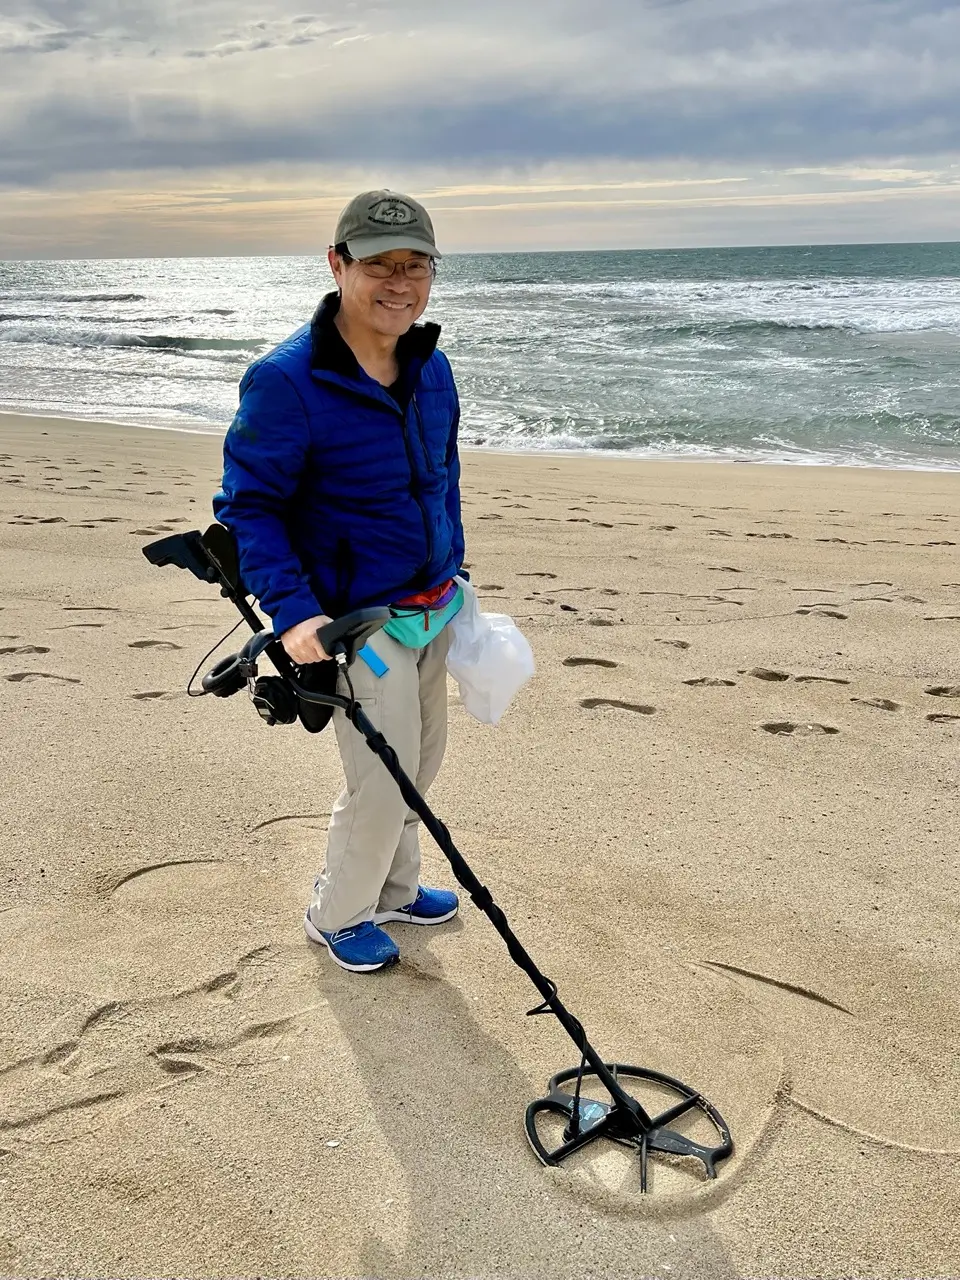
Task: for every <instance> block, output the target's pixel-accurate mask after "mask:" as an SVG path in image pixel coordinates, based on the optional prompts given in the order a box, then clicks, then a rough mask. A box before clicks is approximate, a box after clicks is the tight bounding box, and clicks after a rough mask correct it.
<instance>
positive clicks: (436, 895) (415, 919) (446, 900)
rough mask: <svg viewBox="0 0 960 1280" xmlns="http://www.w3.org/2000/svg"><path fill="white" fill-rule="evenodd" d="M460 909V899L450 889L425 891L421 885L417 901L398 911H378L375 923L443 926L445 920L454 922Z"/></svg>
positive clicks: (374, 919) (399, 908) (374, 918)
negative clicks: (394, 921)
mask: <svg viewBox="0 0 960 1280" xmlns="http://www.w3.org/2000/svg"><path fill="white" fill-rule="evenodd" d="M459 909H460V899H459V898H458V897H457V895H456V894H455V893H453V892H452V891H451V890H450V889H425V888H424V887H423V885H421V886H420V888H419V889H418V890H417V897H416V901H414V902H411V903H410V905H409V906H407V907H398V908H397V910H396V911H378V912H377V913H376V915H375V916H374V917H373V923H374V924H387V923H389V922H390V921H391V920H396V921H398V922H399V923H400V924H443V922H444V920H452V919H453V917H454V916H455V915H456V914H457V912H458V911H459Z"/></svg>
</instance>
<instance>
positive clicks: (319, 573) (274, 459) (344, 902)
mask: <svg viewBox="0 0 960 1280" xmlns="http://www.w3.org/2000/svg"><path fill="white" fill-rule="evenodd" d="M439 257H440V254H439V253H438V252H437V246H436V241H435V238H434V231H433V225H432V223H431V221H430V217H429V215H428V214H427V211H426V209H424V207H423V206H422V205H421V204H419V203H418V202H417V201H416V200H413V199H411V198H410V197H409V196H404V195H399V194H397V193H396V192H393V191H366V192H363V194H361V195H358V196H356V197H355V198H354V199H353V200H351V201H350V203H349V204H348V205H347V207H346V208H345V209H344V211H343V213H342V214H341V215H340V219H339V222H338V223H337V228H336V233H335V236H334V243H333V246H332V247H331V249H330V250H329V253H328V260H329V263H330V269H331V271H332V272H333V275H334V279H335V280H336V283H337V286H338V288H337V291H336V292H334V293H329V294H327V296H326V297H325V298H324V299H323V301H322V302H321V303H320V306H319V307H318V308H317V311H316V313H315V315H314V317H313V320H312V322H311V323H310V324H309V325H305V326H303V328H301V329H298V330H297V332H296V333H294V334H292V335H291V337H290V338H288V339H287V340H286V341H285V342H283V343H281V344H280V345H279V346H278V347H276V348H275V349H274V350H273V351H271V352H269V353H268V354H267V355H265V356H262V357H261V358H260V359H259V360H257V361H255V363H254V364H252V365H251V366H250V368H249V369H248V370H247V372H246V374H245V375H244V378H243V381H242V382H241V384H240V406H239V409H238V412H237V415H236V417H235V418H234V420H233V423H232V424H231V426H230V429H229V431H228V432H227V435H226V440H225V442H224V472H223V485H222V489H221V491H220V492H219V493H218V494H217V495H216V497H215V498H214V504H213V505H214V512H215V514H216V516H217V519H218V520H220V521H221V522H222V523H223V524H225V525H227V527H228V528H229V529H231V530H232V532H233V534H234V535H235V537H236V540H237V545H238V548H239V553H240V572H241V575H242V577H243V580H244V583H245V584H246V586H247V588H248V589H249V590H250V591H251V592H252V593H253V594H254V596H256V597H257V599H258V600H259V601H260V605H261V607H262V608H263V610H264V612H266V613H267V614H268V615H269V616H270V618H271V620H272V622H273V630H274V632H275V634H276V635H278V636H279V637H280V639H281V641H282V643H283V646H284V648H285V650H286V651H287V653H288V654H289V655H290V657H291V658H292V659H293V660H294V662H296V663H298V664H301V665H306V666H310V664H314V663H319V662H323V661H325V660H327V655H326V654H325V653H324V651H323V649H322V647H321V646H320V642H319V640H318V638H317V630H318V628H319V627H322V626H323V625H324V624H325V623H326V622H328V621H329V620H330V618H332V617H338V616H340V615H342V614H345V613H349V612H351V611H352V610H354V609H359V608H363V607H365V606H369V605H388V604H389V605H395V606H400V609H399V610H398V613H399V616H397V617H394V618H393V619H392V620H391V621H390V622H389V623H388V624H387V626H386V627H385V628H384V629H383V631H380V632H378V633H377V635H376V636H374V638H373V639H372V640H371V641H370V642H369V643H368V646H367V649H366V650H365V656H363V657H362V658H361V659H359V660H358V661H357V662H356V663H355V664H354V668H353V670H352V673H351V675H352V679H353V684H354V688H355V691H356V696H357V697H358V698H359V699H360V700H361V701H362V702H363V703H364V709H365V711H366V713H367V715H368V716H369V717H370V719H371V720H372V721H373V723H374V724H375V725H376V726H377V728H378V729H380V730H381V731H382V732H383V734H384V736H385V737H386V738H387V741H388V742H389V743H390V744H391V746H393V748H394V749H395V750H396V752H397V755H398V757H399V759H400V764H401V767H402V768H403V770H404V772H406V773H407V774H408V775H409V776H410V777H411V778H413V779H414V780H415V781H416V786H417V789H418V790H419V791H420V792H421V794H423V793H424V792H425V791H426V790H427V788H428V787H429V786H430V784H431V782H432V781H433V779H434V778H435V777H436V775H437V772H438V771H439V768H440V764H441V761H442V759H443V754H444V749H445V746H446V737H447V690H446V665H445V659H446V652H447V644H448V633H447V631H446V630H445V627H446V624H447V622H449V621H450V619H451V618H452V617H453V616H454V615H455V614H456V612H457V611H458V609H459V608H460V605H461V603H462V591H461V589H460V587H459V586H458V585H457V583H456V582H455V581H454V579H455V576H456V575H457V574H461V573H462V572H463V554H464V545H463V526H462V524H461V519H460V462H459V457H458V453H457V427H458V423H459V417H460V408H459V402H458V399H457V391H456V386H455V384H454V381H453V375H452V373H451V371H450V366H449V364H448V362H447V359H446V357H445V356H444V355H443V354H442V353H441V352H440V351H438V350H437V338H438V336H439V333H440V328H439V326H438V325H435V324H424V325H419V324H417V323H416V321H417V320H419V318H420V316H421V315H422V314H423V312H424V310H425V308H426V305H427V301H428V300H429V297H430V288H431V285H432V284H433V279H434V276H435V273H436V261H437V259H438V258H439ZM464 576H466V575H464ZM314 670H316V669H315V668H314ZM341 679H342V677H341ZM339 691H340V692H345V691H346V690H345V688H341V689H339ZM333 720H334V726H335V729H336V734H337V743H338V745H339V748H340V756H341V760H342V762H343V769H344V774H345V778H346V785H345V788H344V790H343V792H342V793H341V795H340V797H339V799H338V800H337V802H336V805H335V806H334V809H333V814H332V816H331V819H330V826H329V830H328V835H327V856H326V865H325V867H324V870H323V871H322V873H321V874H320V875H319V876H318V877H317V880H316V883H315V886H314V895H313V900H312V902H311V904H310V906H309V907H308V909H307V913H306V916H305V919H304V926H305V928H306V932H307V936H308V937H309V938H311V939H312V940H313V941H315V942H318V943H321V944H323V945H325V946H326V947H327V950H328V951H329V953H330V955H331V956H332V957H333V959H334V960H335V961H336V963H337V964H339V965H340V966H341V967H342V968H345V969H349V970H351V971H354V972H361V973H362V972H371V971H373V970H377V969H382V968H384V967H385V966H387V965H391V964H395V963H396V962H397V960H399V958H400V952H399V950H398V948H397V946H396V944H395V942H394V941H393V939H392V938H391V937H390V936H389V935H388V934H387V933H386V932H385V931H384V930H383V929H382V928H381V927H380V926H381V925H383V924H385V923H390V922H401V923H408V924H421V925H430V924H439V923H441V922H442V921H444V920H449V919H450V918H451V917H452V916H454V915H455V914H456V912H457V909H458V900H457V896H456V894H455V893H453V892H451V891H449V890H446V889H430V888H424V887H423V886H422V885H420V883H419V871H420V847H419V840H418V823H417V820H416V818H415V816H414V815H413V814H412V813H411V812H410V811H409V810H408V809H407V807H406V805H405V804H404V802H403V798H402V796H401V795H400V792H399V790H398V788H397V786H396V784H395V782H394V780H393V778H392V777H391V776H390V774H389V773H388V772H387V770H386V769H385V768H384V766H383V764H382V763H381V762H380V760H379V759H378V758H377V756H375V755H374V754H373V752H371V751H369V750H368V749H367V747H366V745H365V744H364V743H363V741H362V740H361V739H360V736H359V734H358V733H357V732H356V730H355V729H354V728H353V726H352V725H351V724H350V723H349V722H348V721H347V719H346V717H345V715H344V714H343V712H342V711H336V712H334V716H333Z"/></svg>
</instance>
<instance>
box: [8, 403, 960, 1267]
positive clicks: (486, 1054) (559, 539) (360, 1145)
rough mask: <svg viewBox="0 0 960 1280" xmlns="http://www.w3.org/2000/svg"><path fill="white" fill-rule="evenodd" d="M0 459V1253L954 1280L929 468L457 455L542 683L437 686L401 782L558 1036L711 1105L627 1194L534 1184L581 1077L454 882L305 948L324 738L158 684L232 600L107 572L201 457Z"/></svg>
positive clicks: (949, 561) (60, 426)
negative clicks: (371, 966) (553, 1103)
mask: <svg viewBox="0 0 960 1280" xmlns="http://www.w3.org/2000/svg"><path fill="white" fill-rule="evenodd" d="M0 454H2V457H0V481H2V483H0V548H2V552H0V635H2V640H0V689H2V691H3V704H2V706H3V728H2V735H3V737H2V748H0V749H2V752H3V761H4V766H3V783H4V786H3V795H2V808H0V876H2V890H0V947H2V966H0V1275H2V1276H18V1277H21V1276H30V1277H35V1276H37V1277H38V1276H54V1275H55V1276H84V1277H92V1276H98V1277H99V1276H123V1277H128V1276H154V1277H159V1276H165V1277H166V1276H177V1277H187V1276H189V1277H211V1276H217V1277H241V1276H242V1277H254V1276H258V1277H315V1276H377V1277H408V1276H444V1277H447V1276H457V1277H461V1276H463V1277H465V1276H496V1277H507V1276H528V1277H551V1278H553V1277H571V1278H572V1277H587V1276H597V1277H599V1276H604V1277H606V1276H610V1277H614V1276H615V1277H638V1276H665V1277H667V1276H673V1277H676V1276H684V1277H696V1278H699V1277H706V1278H713V1277H746V1276H754V1277H773V1276H777V1277H788V1276H789V1277H801V1276H802V1277H812V1276H817V1277H827V1276H830V1277H841V1276H843V1277H851V1276H858V1277H859V1276H863V1277H867V1276H869V1277H905V1276H911V1277H919V1276H926V1277H932V1276H938V1277H944V1276H957V1275H960V1107H958V1102H957V1099H958V1096H960V1055H958V1051H957V1043H958V1031H960V1016H958V1012H960V998H958V991H960V942H958V923H960V908H958V902H960V898H958V889H960V885H958V870H957V845H958V835H960V805H958V801H957V783H958V747H960V658H958V644H960V475H950V474H936V473H919V472H903V471H881V470H857V469H826V468H820V467H811V468H802V467H792V468H791V467H776V466H758V465H721V464H696V463H677V462H640V461H622V460H610V461H604V460H596V459H586V458H579V457H578V458H570V457H568V458H563V457H550V456H543V457H519V456H516V457H514V456H500V455H493V454H486V453H481V452H471V453H467V454H465V455H464V459H463V469H464V480H463V492H464V521H465V526H466V532H467V547H468V563H469V564H470V566H471V571H472V576H473V581H474V583H475V584H476V585H478V587H479V590H480V595H481V598H482V601H483V606H484V608H486V609H488V610H492V611H496V612H506V613H510V614H512V615H513V616H514V617H515V618H516V619H517V621H518V623H519V625H520V627H521V628H522V630H523V631H524V633H525V634H526V635H527V636H528V638H529V640H530V642H531V644H532V646H533V649H534V653H535V656H536V660H537V664H538V673H537V676H536V678H535V679H534V680H533V681H532V682H531V683H530V684H529V685H527V687H526V688H525V689H524V690H523V691H522V693H521V694H520V695H519V697H518V698H517V700H516V702H515V704H514V706H513V707H512V708H511V710H510V712H509V713H508V714H507V716H506V717H505V719H504V720H503V722H502V724H501V725H500V727H499V728H496V729H494V728H490V727H487V726H483V725H481V724H479V723H477V722H476V721H474V720H472V719H471V718H470V717H469V716H468V715H467V714H466V712H465V711H464V709H463V708H462V706H461V705H460V703H459V701H458V697H457V693H456V688H455V686H454V685H453V684H452V683H451V685H450V742H449V748H448V754H447V759H446V763H445V766H444V770H443V772H442V774H441V776H440V778H439V780H438V782H437V783H436V785H435V787H434V788H433V790H432V791H431V794H430V799H431V802H432V804H433V805H434V807H435V809H436V811H437V812H438V814H439V815H440V816H441V817H443V818H444V819H445V820H446V821H447V823H448V825H449V827H450V829H451V832H452V834H453V837H454V840H455V841H456V842H457V844H458V846H459V847H460V848H461V850H462V851H463V853H464V854H465V855H466V857H467V858H468V860H470V861H471V863H472V865H473V867H474V869H475V870H476V872H477V873H478V875H479V876H480V878H481V879H482V880H483V881H484V882H485V883H486V884H487V885H488V886H489V888H490V889H491V890H492V892H493V893H494V896H495V897H496V899H497V901H498V902H499V903H500V904H501V905H502V906H503V908H504V909H505V911H506V912H507V915H508V917H509V919H510V921H511V923H512V924H513V926H514V928H515V929H516V931H517V933H518V934H519V936H520V938H521V940H522V941H523V942H524V943H525V944H526V945H527V946H528V948H529V950H530V951H531V953H532V955H533V956H534V958H535V959H536V960H537V961H538V963H539V964H540V965H541V966H542V967H543V969H544V970H545V971H546V972H547V973H548V974H549V975H550V976H551V977H552V978H553V979H554V980H555V981H556V982H557V983H558V985H559V990H560V994H561V997H562V998H563V1000H564V1001H565V1002H566V1004H567V1006H568V1008H569V1009H570V1010H571V1011H572V1012H573V1013H574V1014H575V1015H576V1016H577V1017H579V1018H580V1019H581V1020H582V1021H583V1023H584V1024H585V1026H586V1028H587V1031H588V1033H589V1035H590V1037H591V1039H592V1041H593V1043H594V1044H595V1045H596V1046H597V1048H598V1049H599V1050H600V1051H601V1052H602V1053H603V1054H604V1055H605V1056H607V1057H608V1058H611V1059H618V1060H620V1061H622V1062H629V1063H636V1064H641V1065H645V1066H648V1067H653V1068H655V1069H657V1070H659V1071H663V1072H666V1073H668V1074H671V1075H674V1076H678V1077H680V1078H681V1079H682V1080H684V1081H686V1082H687V1083H689V1084H691V1085H694V1086H695V1087H696V1088H698V1089H700V1090H702V1091H703V1093H704V1094H705V1095H706V1097H707V1098H709V1099H710V1100H711V1101H712V1102H713V1103H714V1104H715V1105H716V1106H717V1107H718V1108H719V1109H720V1111H721V1112H722V1113H723V1115H724V1116H725V1118H726V1119H727V1121H728V1122H729V1124H730V1126H731V1129H732V1131H733V1135H734V1139H735V1142H736V1153H735V1155H734V1156H733V1158H732V1159H730V1160H729V1161H727V1162H726V1163H724V1164H723V1165H722V1166H721V1170H720V1176H719V1178H718V1180H717V1181H716V1182H705V1181H704V1180H703V1179H702V1178H700V1177H698V1176H696V1173H695V1172H693V1173H691V1172H690V1170H689V1169H682V1168H679V1167H676V1166H672V1165H670V1164H668V1163H666V1162H659V1163H657V1164H656V1165H655V1167H654V1172H653V1189H652V1190H653V1194H651V1195H649V1196H648V1197H644V1198H641V1197H640V1195H639V1191H638V1163H637V1161H636V1158H635V1157H633V1156H631V1155H630V1154H629V1153H628V1152H626V1150H624V1149H621V1148H611V1149H608V1150H604V1151H601V1150H600V1149H599V1148H593V1149H592V1151H593V1153H594V1154H592V1155H590V1156H589V1158H587V1159H586V1160H585V1161H581V1162H579V1163H577V1162H571V1164H570V1165H569V1166H568V1167H567V1168H565V1169H564V1170H548V1169H544V1168H542V1167H541V1166H540V1165H539V1164H538V1163H537V1162H536V1160H535V1159H534V1157H533V1155H532V1153H531V1151H530V1149H529V1148H528V1146H527V1143H526V1141H525V1138H524V1135H523V1129H522V1119H523V1111H524V1108H525V1106H526V1105H527V1103H528V1102H530V1101H531V1100H532V1099H533V1098H535V1097H538V1096H540V1095H541V1094H542V1093H544V1092H545V1086H546V1083H547V1079H548V1077H549V1076H550V1075H551V1074H552V1073H553V1072H555V1071H558V1070H560V1069H562V1068H565V1067H571V1066H575V1065H576V1052H575V1049H574V1046H573V1044H572V1043H571V1042H570V1041H569V1040H568V1039H567V1037H566V1036H565V1035H564V1033H563V1032H562V1030H561V1029H560V1027H559V1026H558V1025H557V1023H556V1022H555V1020H553V1019H550V1018H533V1019H531V1018H526V1017H525V1016H524V1013H525V1011H526V1010H527V1009H530V1008H531V1007H533V1005H535V1004H536V1003H537V995H536V992H535V991H534V989H533V987H532V986H531V985H530V983H529V982H528V980H527V979H526V978H525V977H524V975H523V974H522V973H521V972H520V970H519V969H517V968H516V967H515V966H514V965H513V964H512V963H511V961H510V959H509V957H508V955H507V953H506V950H505V948H504V946H503V944H502V942H501V940H500V939H499V938H498V937H497V935H496V933H495V932H494V930H493V928H492V927H491V926H490V924H489V922H488V921H487V920H486V919H485V918H484V917H483V915H482V914H481V913H480V912H479V911H478V910H477V909H476V908H475V907H474V906H473V904H472V903H470V902H469V901H466V902H465V903H464V906H463V910H462V913H461V916H460V918H459V920H457V921H456V922H454V923H452V924H451V925H448V926H443V927H441V928H439V929H436V930H427V929H421V930H417V929H411V928H410V927H409V926H408V927H406V928H404V927H403V926H395V927H392V932H393V936H394V937H395V938H396V939H397V940H398V942H400V944H401V946H402V949H403V961H402V963H401V965H400V966H399V967H398V968H396V969H394V970H392V971H389V972H387V973H383V974H379V975H374V976H372V977H362V976H353V975H349V974H346V973H344V972H342V971H341V970H339V969H338V968H336V967H335V966H334V965H333V964H332V963H331V961H330V960H329V958H328V957H327V955H326V953H325V952H323V951H320V950H318V949H317V948H315V947H313V946H311V945H310V944H308V943H307V942H306V941H305V939H304V935H303V929H302V923H301V920H302V913H303V909H304V906H305V903H306V901H307V897H308V891H309V886H310V884H311V882H312V879H313V876H314V874H315V872H316V870H317V869H318V866H319V864H320V862H321V859H322V853H323V847H324V833H325V826H326V821H327V816H328V814H329V811H330V806H331V803H332V801H333V800H334V798H335V796H336V793H337V791H338V788H339V785H340V771H339V761H338V758H337V755H336V750H335V742H334V738H333V734H332V733H330V732H327V733H324V734H321V735H319V736H318V737H310V736H308V735H307V734H305V733H304V732H303V731H302V729H300V727H299V726H293V727H277V728H272V729H271V728H267V727H266V726H264V725H263V724H262V723H261V722H260V720H259V719H258V718H257V716H256V715H255V714H254V712H253V710H252V709H251V708H250V706H249V705H248V704H247V701H246V698H245V697H244V696H238V697H236V698H233V699H231V700H229V701H221V700H214V699H211V698H207V699H206V700H202V701H201V700H189V699H188V698H187V696H186V694H185V692H184V690H185V686H186V683H187V679H188V677H189V676H190V674H191V672H192V671H193V670H194V668H195V667H196V666H197V664H198V663H199V662H200V659H201V658H202V656H203V654H204V653H206V651H207V650H208V649H210V648H211V647H212V646H213V645H214V644H215V642H217V641H218V640H219V639H220V637H221V636H223V635H224V633H225V632H226V631H227V630H228V629H229V628H230V627H232V626H233V625H234V623H235V622H236V621H237V620H238V615H237V613H236V611H235V610H234V609H233V607H232V606H231V605H230V603H229V602H228V601H225V600H223V599H222V598H221V597H220V596H219V594H218V592H217V591H216V589H214V588H213V587H210V588H205V587H204V586H203V584H201V583H200V582H198V581H197V580H196V579H195V578H192V577H191V576H190V575H188V574H187V573H184V572H182V571H180V570H176V569H173V568H165V569H162V570H161V569H157V568H154V567H151V566H150V565H149V564H148V563H147V561H146V560H145V559H144V557H143V556H142V554H141V550H140V549H141V547H142V546H143V545H144V544H145V543H147V542H149V541H151V540H153V539H155V538H158V537H161V536H162V535H163V533H164V532H166V531H172V530H181V529H183V530H185V529H191V528H204V527H206V525H207V524H208V523H210V521H211V519H212V515H211V510H210V497H211V495H212V493H213V492H214V490H215V489H216V488H217V486H218V483H219V476H220V440H219V438H218V437H214V436H202V435H188V434H184V433H176V432H167V431H160V430H157V431H153V430H136V429H131V428H122V427H117V426H111V425H106V424H93V423H75V422H64V421H58V420H55V419H38V418H20V417H16V416H5V417H3V418H2V419H0ZM246 634H248V633H247V631H246V627H245V624H244V625H242V626H241V627H240V630H239V631H238V632H237V634H236V636H235V637H233V638H231V640H229V641H228V642H227V643H226V644H225V645H224V647H223V648H222V649H221V650H220V651H219V652H218V654H217V655H216V656H217V657H219V656H220V654H222V653H230V652H234V651H235V650H236V649H237V648H239V645H240V643H241V642H242V638H245V637H246ZM213 661H214V659H213V658H211V659H210V660H209V661H208V662H207V663H206V664H204V667H203V669H204V670H206V669H207V668H208V667H209V666H210V665H211V664H212V662H213ZM423 846H424V879H425V880H426V881H427V882H428V883H429V882H433V883H438V884H443V885H451V886H452V885H453V883H454V881H453V878H452V875H451V873H450V871H449V868H448V867H447V864H446V862H445V861H444V859H443V857H442V855H441V854H440V853H439V851H438V850H437V849H436V847H435V846H434V845H433V844H432V842H431V841H430V839H429V837H428V836H426V835H424V839H423Z"/></svg>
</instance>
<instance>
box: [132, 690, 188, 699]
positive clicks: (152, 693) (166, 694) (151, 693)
mask: <svg viewBox="0 0 960 1280" xmlns="http://www.w3.org/2000/svg"><path fill="white" fill-rule="evenodd" d="M176 696H177V695H176V694H175V693H172V692H171V691H170V690H169V689H148V690H147V692H146V693H131V695H130V697H131V698H136V700H137V701H138V702H143V701H145V700H146V699H156V698H175V697H176Z"/></svg>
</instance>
